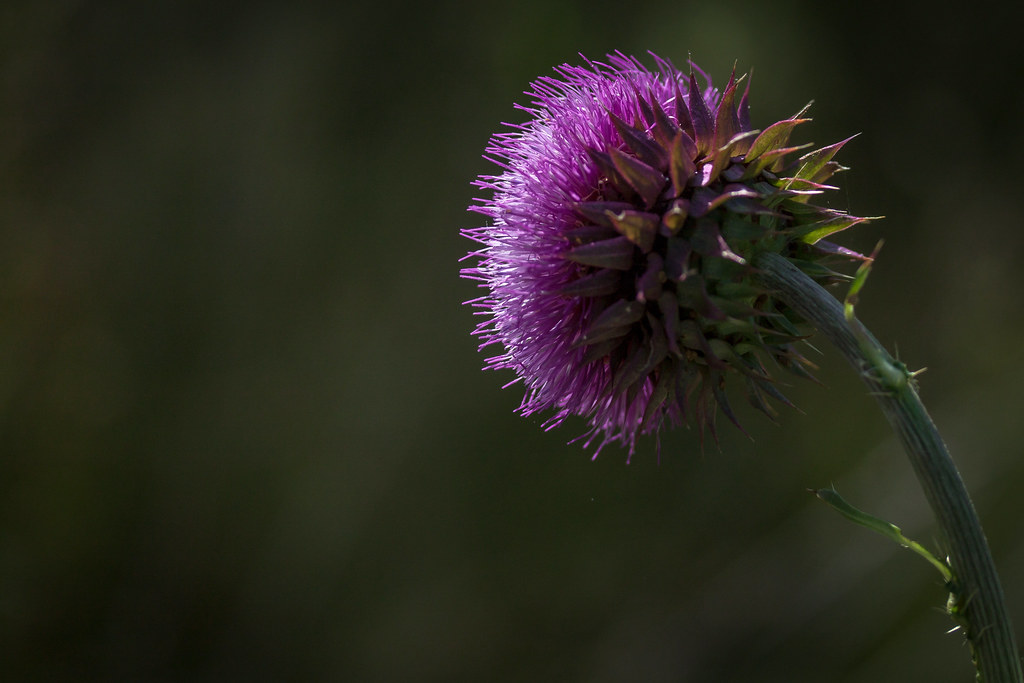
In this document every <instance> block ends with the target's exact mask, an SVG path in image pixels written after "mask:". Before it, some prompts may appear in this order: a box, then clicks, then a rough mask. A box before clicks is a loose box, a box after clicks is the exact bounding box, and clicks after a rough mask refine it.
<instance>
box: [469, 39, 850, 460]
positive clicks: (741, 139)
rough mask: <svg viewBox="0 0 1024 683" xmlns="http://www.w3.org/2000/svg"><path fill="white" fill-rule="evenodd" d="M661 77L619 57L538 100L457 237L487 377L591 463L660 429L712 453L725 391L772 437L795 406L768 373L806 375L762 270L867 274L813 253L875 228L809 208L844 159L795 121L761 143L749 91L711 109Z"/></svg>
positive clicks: (571, 70) (675, 77)
mask: <svg viewBox="0 0 1024 683" xmlns="http://www.w3.org/2000/svg"><path fill="white" fill-rule="evenodd" d="M654 59H655V61H656V64H657V69H656V70H654V71H652V70H649V69H647V68H646V67H644V66H643V64H641V63H640V61H638V60H637V59H635V58H633V57H627V56H625V55H622V54H618V53H617V54H612V55H609V56H608V60H607V62H604V63H602V62H592V61H587V62H586V65H585V66H570V65H563V66H561V67H558V68H556V69H555V72H556V75H555V76H553V77H542V78H539V79H538V80H536V81H535V82H534V83H533V84H532V90H530V91H528V92H527V95H528V97H530V98H531V102H530V104H529V105H527V106H520V107H519V108H521V109H523V110H524V111H525V112H526V113H527V114H528V120H527V121H526V122H525V123H523V124H515V125H513V124H507V125H508V126H509V128H510V130H508V131H505V132H501V133H497V134H496V135H494V136H493V137H492V138H491V141H490V145H489V146H488V148H487V156H485V158H488V159H489V160H491V161H493V162H494V163H495V164H497V165H498V166H499V167H500V168H501V173H500V174H498V175H485V176H481V177H480V178H479V179H478V180H477V181H476V182H475V185H476V186H478V187H480V188H482V189H484V190H487V191H489V192H490V193H491V196H489V197H487V198H483V199H478V200H476V202H477V203H476V204H475V205H474V206H471V207H470V209H471V210H472V211H476V212H478V213H480V214H483V215H484V216H486V217H487V218H488V219H489V220H488V224H487V225H484V226H482V227H476V228H471V229H467V230H464V231H463V234H464V235H465V236H466V237H468V238H470V239H472V240H475V241H476V242H479V243H480V244H481V245H482V247H481V248H479V249H478V250H476V251H474V252H472V253H471V254H470V256H471V257H477V258H478V259H479V261H478V263H477V265H476V266H474V267H469V268H466V269H464V270H463V271H462V274H463V276H464V277H467V278H470V279H474V280H479V281H480V282H481V283H482V284H481V286H482V287H484V288H486V289H487V290H488V293H487V294H486V295H484V296H483V297H480V298H478V299H475V300H473V301H472V302H470V303H472V304H473V305H474V306H476V307H478V308H479V309H481V311H480V312H481V313H482V314H483V315H485V316H486V317H487V319H486V320H485V321H484V322H482V323H481V324H480V325H479V326H478V327H477V329H476V331H475V334H477V335H478V336H479V337H480V339H481V342H482V343H481V348H484V347H489V346H491V345H495V346H498V347H500V349H501V351H500V353H498V354H497V355H494V356H491V357H489V358H488V359H487V360H486V367H487V368H489V369H502V368H508V369H511V370H513V371H514V372H515V373H516V375H517V380H522V381H523V383H524V384H525V387H526V394H525V396H524V398H523V401H522V404H521V405H520V407H519V409H518V410H519V412H520V413H521V414H523V415H531V414H533V413H536V412H538V411H546V410H553V411H554V414H553V415H552V416H551V417H550V418H549V419H548V420H547V421H546V422H545V423H544V426H545V428H547V429H550V428H552V427H554V426H557V425H559V424H561V423H562V422H563V421H564V420H565V419H566V418H567V417H569V416H570V415H580V416H583V417H584V418H586V419H587V420H588V421H589V430H588V431H587V432H586V433H585V434H583V435H582V436H581V437H580V438H582V439H584V441H585V446H587V447H589V446H590V445H591V444H592V443H594V442H595V440H596V441H597V447H596V449H595V452H594V455H595V457H596V455H597V453H598V452H600V450H601V448H603V447H604V446H605V445H606V444H608V443H610V442H617V443H619V444H621V445H623V446H625V447H627V448H628V449H629V452H630V454H632V452H633V450H634V448H635V444H636V439H637V436H638V435H640V434H649V433H656V432H658V430H660V428H661V427H662V426H664V425H666V424H669V425H677V424H680V423H684V422H687V421H688V420H692V421H693V422H694V423H695V424H696V426H697V427H698V429H699V430H700V433H701V435H702V437H703V434H704V430H705V427H707V428H709V431H710V432H711V433H712V434H713V435H714V433H715V417H716V414H717V411H718V409H721V411H722V412H723V414H725V415H726V416H727V417H728V418H729V419H730V420H731V421H732V422H734V423H736V424H737V425H738V424H739V423H738V421H737V419H736V416H735V414H734V412H733V410H732V408H731V407H730V405H729V401H728V398H727V396H726V390H725V386H726V377H729V376H732V377H735V378H736V379H737V380H739V381H741V382H742V385H743V386H744V388H745V390H746V395H747V398H748V400H749V401H750V403H751V404H752V405H753V406H754V407H755V408H757V409H759V410H760V411H762V412H764V413H766V414H767V415H768V416H769V417H772V416H773V415H774V414H775V410H774V408H773V407H772V405H771V401H773V400H774V401H777V402H781V403H783V404H789V402H788V401H787V399H786V398H785V397H784V396H783V394H782V393H780V391H779V390H778V388H777V386H776V383H775V381H774V380H773V378H772V376H771V374H770V373H769V369H768V368H769V367H770V366H781V367H783V368H785V369H787V370H789V371H792V372H794V373H796V374H797V375H804V376H809V375H810V370H811V369H813V366H812V364H811V363H810V362H809V361H808V360H807V359H806V358H805V357H804V356H803V355H801V354H800V352H799V351H798V349H797V343H798V342H799V341H800V340H801V339H802V338H803V337H804V335H805V330H804V329H803V325H802V318H801V316H799V315H798V314H796V313H795V312H794V311H793V310H792V309H791V308H790V307H788V306H787V305H786V304H785V303H783V302H781V301H780V300H779V299H778V298H777V297H776V296H775V294H774V292H773V291H772V289H771V288H769V287H766V286H765V285H764V284H763V283H762V282H761V280H760V279H759V278H758V269H757V268H756V267H755V265H754V262H755V260H756V259H757V258H758V256H759V255H761V254H763V253H772V254H778V255H781V256H782V257H784V258H786V259H787V260H788V261H789V262H791V263H793V264H795V265H796V266H797V267H798V268H799V269H800V270H801V271H802V272H804V273H806V274H807V275H809V276H810V277H811V278H813V279H814V280H815V281H816V282H818V283H821V284H830V283H833V282H835V281H837V280H838V279H840V278H841V276H840V275H839V274H838V273H836V272H835V271H834V270H832V269H831V267H830V264H832V263H833V262H834V261H836V260H843V259H860V260H864V259H865V257H864V256H862V255H860V254H857V253H855V252H853V251H850V250H848V249H845V248H843V247H840V246H838V245H835V244H833V243H831V242H829V241H826V239H825V238H827V237H829V236H830V235H832V234H833V233H836V232H838V231H840V230H843V229H845V228H848V227H850V226H852V225H854V224H856V223H860V222H863V221H865V220H868V219H866V218H859V217H856V216H851V215H849V214H847V213H844V212H843V211H839V210H836V209H832V208H827V207H824V206H820V205H818V204H815V203H814V201H813V199H814V197H815V196H816V195H819V194H821V193H822V192H824V191H826V190H830V189H835V188H833V187H831V186H829V185H826V184H824V183H825V182H826V181H827V180H828V179H829V178H830V177H831V176H832V175H833V174H834V173H836V172H837V171H841V170H844V168H843V167H842V166H840V165H839V164H838V163H837V162H836V161H834V160H833V156H834V155H835V154H836V152H838V151H839V149H840V148H841V147H842V146H843V145H844V144H845V142H847V141H846V140H844V141H842V142H838V143H836V144H833V145H830V146H828V147H823V148H821V149H817V150H814V151H806V149H807V147H808V145H803V146H790V144H789V138H790V133H791V132H792V131H793V129H794V128H796V127H797V126H798V125H800V124H802V123H805V122H807V121H808V120H809V119H807V118H804V114H805V112H806V110H807V108H806V107H805V108H804V109H803V110H801V111H800V112H799V113H797V114H796V115H794V116H792V117H790V118H788V119H785V120H782V121H778V122H776V123H773V124H771V125H769V126H767V127H764V128H763V129H760V130H758V129H754V128H752V126H751V122H750V106H749V101H748V95H749V85H750V81H749V79H745V78H736V75H735V73H733V76H732V77H731V78H730V79H729V82H728V83H727V84H726V86H725V88H724V89H723V90H721V91H719V90H718V89H716V88H715V87H713V86H712V84H711V80H710V78H708V77H707V76H706V75H705V74H704V73H703V72H702V71H701V70H700V69H699V68H697V67H696V65H692V64H691V70H690V73H689V74H685V73H682V72H681V71H680V70H678V69H677V68H675V67H674V66H673V65H672V64H671V63H669V62H668V61H666V60H663V59H660V58H658V57H654ZM694 71H696V74H695V73H694ZM744 80H746V84H745V85H744V87H743V90H742V92H741V90H740V86H741V84H743V81H744ZM701 81H703V85H702V83H701Z"/></svg>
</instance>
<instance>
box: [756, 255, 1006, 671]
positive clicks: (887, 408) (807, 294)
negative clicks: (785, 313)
mask: <svg viewBox="0 0 1024 683" xmlns="http://www.w3.org/2000/svg"><path fill="white" fill-rule="evenodd" d="M754 266H755V267H756V268H757V269H758V272H759V274H758V277H759V279H760V280H761V281H762V283H763V284H765V285H766V286H768V287H769V288H770V289H772V290H773V291H774V292H775V293H776V297H777V298H778V299H779V300H780V301H782V302H784V303H785V304H786V305H788V306H789V307H790V308H792V309H793V310H794V311H796V312H797V313H799V314H800V315H801V316H802V317H804V318H805V319H806V320H808V321H809V322H810V323H811V324H813V325H814V327H815V328H816V329H817V330H818V331H819V332H820V333H822V334H823V335H824V336H825V337H826V338H828V339H829V341H831V342H832V343H833V344H834V345H835V346H836V348H838V349H839V351H840V352H841V353H842V354H843V356H845V357H846V359H847V360H848V361H849V362H850V363H851V364H852V365H853V367H854V368H855V369H856V370H858V372H859V374H860V375H861V378H862V379H863V380H864V382H865V384H867V386H868V388H869V389H870V390H871V394H872V395H873V396H874V397H875V400H876V401H877V402H878V404H879V407H880V408H881V409H882V412H883V413H884V414H885V417H886V419H888V421H889V423H890V425H892V427H893V430H894V431H895V432H896V434H897V436H898V437H899V439H900V441H901V442H902V444H903V447H904V449H905V450H906V452H907V455H908V457H909V458H910V462H911V465H912V466H913V469H914V473H915V474H916V475H917V478H918V481H919V482H920V484H921V487H922V489H923V490H924V493H925V497H926V499H927V500H928V504H929V505H930V506H931V508H932V512H933V513H934V514H935V517H936V519H937V521H938V524H939V528H940V529H941V531H942V534H943V536H944V537H945V540H946V543H947V545H948V548H949V564H950V566H951V568H952V569H953V572H954V580H953V581H952V582H951V583H953V584H954V585H952V586H951V592H952V593H953V600H951V602H952V603H955V614H954V616H956V617H957V618H958V619H959V620H961V621H962V623H963V624H964V625H965V628H964V633H965V636H966V638H967V641H968V643H969V644H970V646H971V651H972V655H973V658H974V663H975V666H976V668H977V671H978V678H977V680H978V681H983V682H984V683H1024V673H1022V669H1021V661H1020V655H1019V653H1018V650H1017V642H1016V639H1015V636H1014V631H1013V624H1012V623H1011V621H1010V615H1009V611H1008V610H1007V607H1006V600H1005V597H1004V594H1003V589H1002V585H1001V584H1000V582H999V576H998V574H997V573H996V568H995V562H994V561H993V559H992V553H991V551H990V550H989V546H988V541H987V540H986V539H985V534H984V532H983V531H982V528H981V522H980V521H979V519H978V514H977V512H976V511H975V509H974V504H973V503H972V502H971V499H970V496H969V495H968V493H967V488H966V487H965V486H964V483H963V480H962V479H961V477H960V473H959V472H958V471H957V469H956V465H955V464H954V463H953V459H952V458H951V457H950V455H949V451H948V449H947V448H946V445H945V444H944V443H943V441H942V438H941V437H940V436H939V432H938V430H937V429H936V427H935V424H934V422H932V419H931V417H929V415H928V412H927V411H926V410H925V407H924V404H923V403H922V402H921V399H920V398H919V396H918V394H917V390H916V389H915V386H914V384H915V383H914V382H913V381H910V380H911V379H912V374H911V373H908V372H907V371H906V368H905V367H904V366H903V364H902V363H900V362H899V361H897V360H895V359H893V357H892V356H891V355H890V354H889V353H888V351H886V350H885V348H884V347H883V346H882V345H881V344H880V343H879V342H878V340H877V339H875V337H874V336H873V335H872V334H871V332H869V331H868V330H867V328H865V327H864V325H863V324H861V322H860V321H859V320H857V318H856V317H854V316H853V315H852V314H850V315H847V314H846V312H844V307H843V305H842V304H841V303H840V302H839V301H838V300H837V299H835V298H834V297H833V296H832V295H831V294H829V293H828V292H827V291H826V290H825V289H824V288H822V287H821V286H820V285H819V284H817V283H816V282H814V280H812V279H811V278H810V277H808V276H807V275H805V274H804V273H803V272H801V271H800V270H799V268H797V267H796V266H794V265H793V264H792V263H790V262H789V261H788V260H787V259H785V258H784V257H782V256H779V255H777V254H772V253H763V254H760V255H758V256H757V258H756V259H755V260H754ZM951 611H952V610H951Z"/></svg>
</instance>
